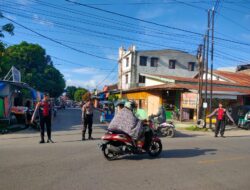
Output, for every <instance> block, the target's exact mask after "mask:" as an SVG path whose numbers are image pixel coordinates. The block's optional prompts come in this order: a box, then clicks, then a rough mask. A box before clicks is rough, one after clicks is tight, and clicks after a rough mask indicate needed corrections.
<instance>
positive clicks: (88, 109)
mask: <svg viewBox="0 0 250 190" xmlns="http://www.w3.org/2000/svg"><path fill="white" fill-rule="evenodd" d="M93 111H94V106H93V103H92V100H91V99H89V100H88V101H87V103H86V104H84V105H83V107H82V121H83V130H82V140H83V141H84V140H85V133H86V130H87V128H88V132H89V138H88V139H89V140H93V138H92V136H91V135H92V125H93Z"/></svg>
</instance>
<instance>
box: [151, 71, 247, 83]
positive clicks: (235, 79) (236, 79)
mask: <svg viewBox="0 0 250 190" xmlns="http://www.w3.org/2000/svg"><path fill="white" fill-rule="evenodd" d="M215 72H216V74H217V73H218V74H219V73H220V75H221V76H222V74H221V71H219V72H217V71H215ZM223 72H224V71H223ZM229 73H230V72H229ZM233 74H235V75H233ZM146 75H147V74H146ZM148 75H151V76H155V77H161V78H165V79H173V80H175V81H180V82H197V83H198V79H197V78H187V77H176V76H170V75H152V74H148ZM226 76H228V77H229V76H230V77H231V78H228V79H229V80H231V82H226V81H218V80H213V83H214V84H224V85H231V86H246V87H250V76H249V75H246V74H242V73H230V74H226V73H223V76H222V77H224V78H227V77H226ZM240 78H241V79H240ZM247 81H248V82H247ZM208 83H210V80H209V81H208Z"/></svg>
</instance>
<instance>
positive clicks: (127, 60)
mask: <svg viewBox="0 0 250 190" xmlns="http://www.w3.org/2000/svg"><path fill="white" fill-rule="evenodd" d="M128 66H129V57H127V58H126V67H128Z"/></svg>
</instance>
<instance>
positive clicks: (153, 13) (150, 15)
mask: <svg viewBox="0 0 250 190" xmlns="http://www.w3.org/2000/svg"><path fill="white" fill-rule="evenodd" d="M164 13H165V10H164V9H163V8H159V7H158V8H152V7H151V8H145V9H141V10H140V11H139V12H138V13H137V17H138V18H140V19H145V20H148V19H154V18H158V17H160V16H162V15H163V14H164Z"/></svg>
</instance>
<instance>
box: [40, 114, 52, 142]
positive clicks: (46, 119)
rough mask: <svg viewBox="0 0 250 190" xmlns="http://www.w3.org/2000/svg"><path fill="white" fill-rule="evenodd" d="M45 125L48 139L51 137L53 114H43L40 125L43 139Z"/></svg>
mask: <svg viewBox="0 0 250 190" xmlns="http://www.w3.org/2000/svg"><path fill="white" fill-rule="evenodd" d="M45 125H46V129H47V135H48V139H51V116H50V115H49V116H43V117H41V120H40V127H41V130H40V131H41V139H42V140H44V130H45Z"/></svg>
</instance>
